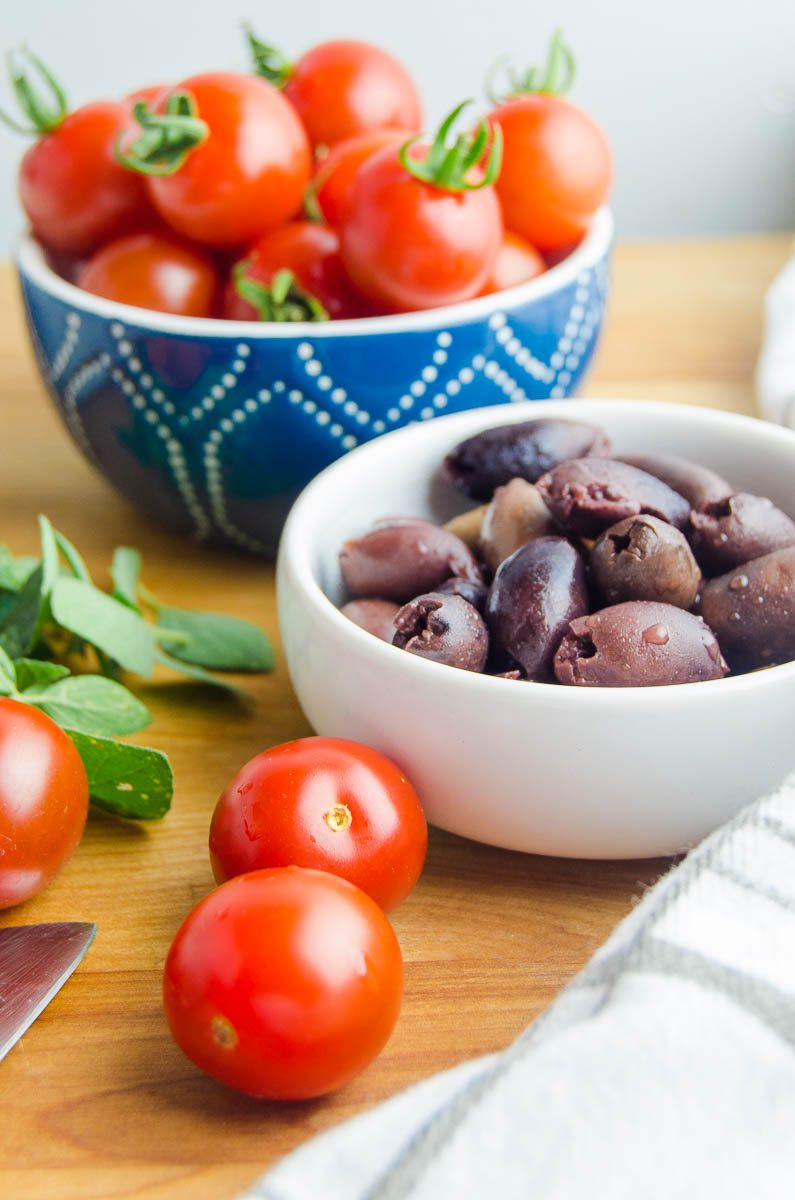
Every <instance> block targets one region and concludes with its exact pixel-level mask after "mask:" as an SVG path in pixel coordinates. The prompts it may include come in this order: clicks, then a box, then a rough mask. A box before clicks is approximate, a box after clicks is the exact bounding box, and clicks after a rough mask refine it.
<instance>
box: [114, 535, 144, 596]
mask: <svg viewBox="0 0 795 1200" xmlns="http://www.w3.org/2000/svg"><path fill="white" fill-rule="evenodd" d="M140 576H141V552H140V550H134V549H133V547H132V546H117V547H116V549H115V550H114V551H113V562H112V563H111V567H110V577H111V579H112V580H113V595H114V596H115V598H116V599H117V600H118V601H119V602H120V603H121V604H126V605H127V607H128V608H134V609H135V611H136V612H139V611H140V605H139V603H138V580H139V579H140Z"/></svg>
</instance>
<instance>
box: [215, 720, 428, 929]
mask: <svg viewBox="0 0 795 1200" xmlns="http://www.w3.org/2000/svg"><path fill="white" fill-rule="evenodd" d="M427 846H428V827H427V825H426V822H425V815H424V813H423V811H422V805H421V804H420V800H419V797H418V795H417V793H416V792H415V791H414V788H413V787H412V786H411V784H410V783H409V781H408V780H407V779H406V777H405V775H404V774H403V772H402V771H401V770H400V769H399V768H398V767H397V766H395V764H394V763H393V762H392V761H391V760H390V759H388V758H385V757H384V755H383V754H379V753H378V751H377V750H372V749H371V748H370V747H369V746H362V745H360V744H359V743H358V742H350V741H346V740H344V739H341V738H328V737H309V738H300V739H299V740H298V741H295V742H285V743H284V745H282V746H274V747H273V749H271V750H266V751H265V752H264V753H263V754H258V755H257V756H256V758H252V759H251V761H250V762H248V763H246V765H245V766H244V767H243V768H242V769H241V770H240V771H239V772H238V773H237V775H236V776H235V777H234V779H232V780H231V781H230V783H229V784H228V785H227V787H226V789H225V790H224V792H223V794H222V795H221V798H220V800H219V801H218V804H217V806H216V809H215V813H214V814H213V819H212V823H211V825H210V861H211V863H212V868H213V874H214V875H215V878H216V879H217V880H218V882H219V883H220V882H221V881H222V880H224V879H229V878H230V877H231V876H233V875H241V874H243V872H245V871H253V870H256V869H257V868H260V867H286V866H290V865H291V864H295V865H296V866H299V867H317V868H319V869H320V870H324V871H331V872H333V873H334V874H335V875H341V876H343V878H345V879H349V880H350V881H351V883H355V884H356V885H357V887H360V888H361V889H362V891H364V892H367V894H368V896H371V897H372V898H373V900H375V902H376V903H377V904H380V905H381V907H382V908H384V909H386V910H387V911H388V910H389V909H390V908H394V907H395V905H397V904H399V903H400V902H401V900H403V899H405V897H406V896H407V895H408V894H409V892H410V891H411V889H412V888H413V886H414V884H415V883H416V882H417V879H418V878H419V875H420V872H421V871H422V866H423V863H424V862H425V852H426V849H427Z"/></svg>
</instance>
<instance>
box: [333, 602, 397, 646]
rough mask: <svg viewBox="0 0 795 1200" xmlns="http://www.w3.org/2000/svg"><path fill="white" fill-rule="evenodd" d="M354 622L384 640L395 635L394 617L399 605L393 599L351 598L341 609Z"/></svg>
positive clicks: (388, 639)
mask: <svg viewBox="0 0 795 1200" xmlns="http://www.w3.org/2000/svg"><path fill="white" fill-rule="evenodd" d="M340 611H341V612H343V613H344V614H345V616H346V617H348V618H349V619H350V620H351V621H353V622H354V624H356V625H358V626H360V628H361V629H366V630H367V632H368V633H372V634H374V635H375V637H377V638H381V640H382V641H384V642H391V641H392V638H393V637H394V636H395V626H394V619H395V616H396V615H397V611H398V606H397V604H395V602H394V601H393V600H378V599H367V600H349V601H348V603H347V604H343V606H342V608H341V609H340Z"/></svg>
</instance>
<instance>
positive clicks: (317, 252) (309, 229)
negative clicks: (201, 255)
mask: <svg viewBox="0 0 795 1200" xmlns="http://www.w3.org/2000/svg"><path fill="white" fill-rule="evenodd" d="M243 264H244V267H243V271H244V274H245V277H246V279H248V280H253V281H254V282H256V283H261V284H263V285H265V287H266V288H267V287H269V286H270V284H271V283H272V282H273V279H274V276H275V275H276V274H277V272H279V271H290V272H291V273H292V275H293V276H294V278H295V281H296V283H297V284H298V286H299V288H301V290H302V291H303V292H305V293H307V294H308V296H310V297H314V299H316V300H318V301H319V302H320V304H321V305H322V306H323V308H324V309H325V310H326V312H327V313H328V315H329V316H330V317H332V318H335V319H336V318H341V317H361V316H364V315H365V314H366V304H365V301H364V300H363V298H362V297H361V296H359V295H358V294H357V292H356V291H355V290H354V288H353V285H352V284H351V282H350V280H349V279H348V277H347V275H346V273H345V268H344V267H343V265H342V259H341V258H340V243H339V237H338V235H337V233H336V232H335V231H334V230H333V229H330V228H329V227H328V226H327V225H316V224H315V223H314V222H313V221H293V222H292V223H291V224H289V225H283V226H282V227H281V229H274V230H273V231H272V232H271V233H266V234H265V236H264V237H262V238H260V239H259V240H258V241H256V242H254V244H253V245H252V246H251V248H250V250H249V252H248V255H247V256H246V258H245V259H244V260H243ZM223 315H224V316H225V317H227V318H228V319H230V320H233V321H257V320H262V319H263V314H262V313H260V312H258V310H257V309H256V308H255V307H254V305H253V304H250V303H249V302H248V301H247V300H245V299H244V298H243V297H242V296H241V295H240V293H239V291H238V289H237V286H236V283H235V271H234V268H233V272H232V278H231V279H230V281H229V283H228V284H227V286H226V290H225V292H224V301H223ZM307 316H308V317H311V313H308V314H307Z"/></svg>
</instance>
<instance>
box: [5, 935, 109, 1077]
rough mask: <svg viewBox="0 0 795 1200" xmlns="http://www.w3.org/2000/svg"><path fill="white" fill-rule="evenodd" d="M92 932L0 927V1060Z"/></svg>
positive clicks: (60, 983)
mask: <svg viewBox="0 0 795 1200" xmlns="http://www.w3.org/2000/svg"><path fill="white" fill-rule="evenodd" d="M96 932H97V927H96V925H92V924H90V923H88V922H82V921H61V922H57V923H52V924H48V925H11V926H8V927H7V928H5V929H0V1059H2V1058H5V1056H6V1054H8V1051H9V1050H10V1049H11V1047H12V1046H13V1045H14V1043H15V1042H16V1041H17V1040H18V1039H19V1038H21V1037H22V1034H23V1033H24V1032H25V1030H26V1029H28V1028H29V1026H31V1025H32V1024H33V1022H34V1021H35V1020H36V1017H38V1016H39V1014H40V1013H41V1012H43V1010H44V1009H45V1008H46V1007H47V1005H48V1004H49V1003H50V1001H51V1000H52V998H53V996H54V995H55V993H56V992H58V991H59V990H60V989H61V987H63V985H64V984H65V983H66V981H67V979H68V978H69V976H70V975H71V974H72V972H73V971H74V969H75V967H76V966H77V964H78V963H79V962H80V960H81V958H82V957H83V955H84V954H85V952H86V950H87V949H88V947H89V946H90V945H91V943H92V941H93V940H94V934H95V933H96Z"/></svg>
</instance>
